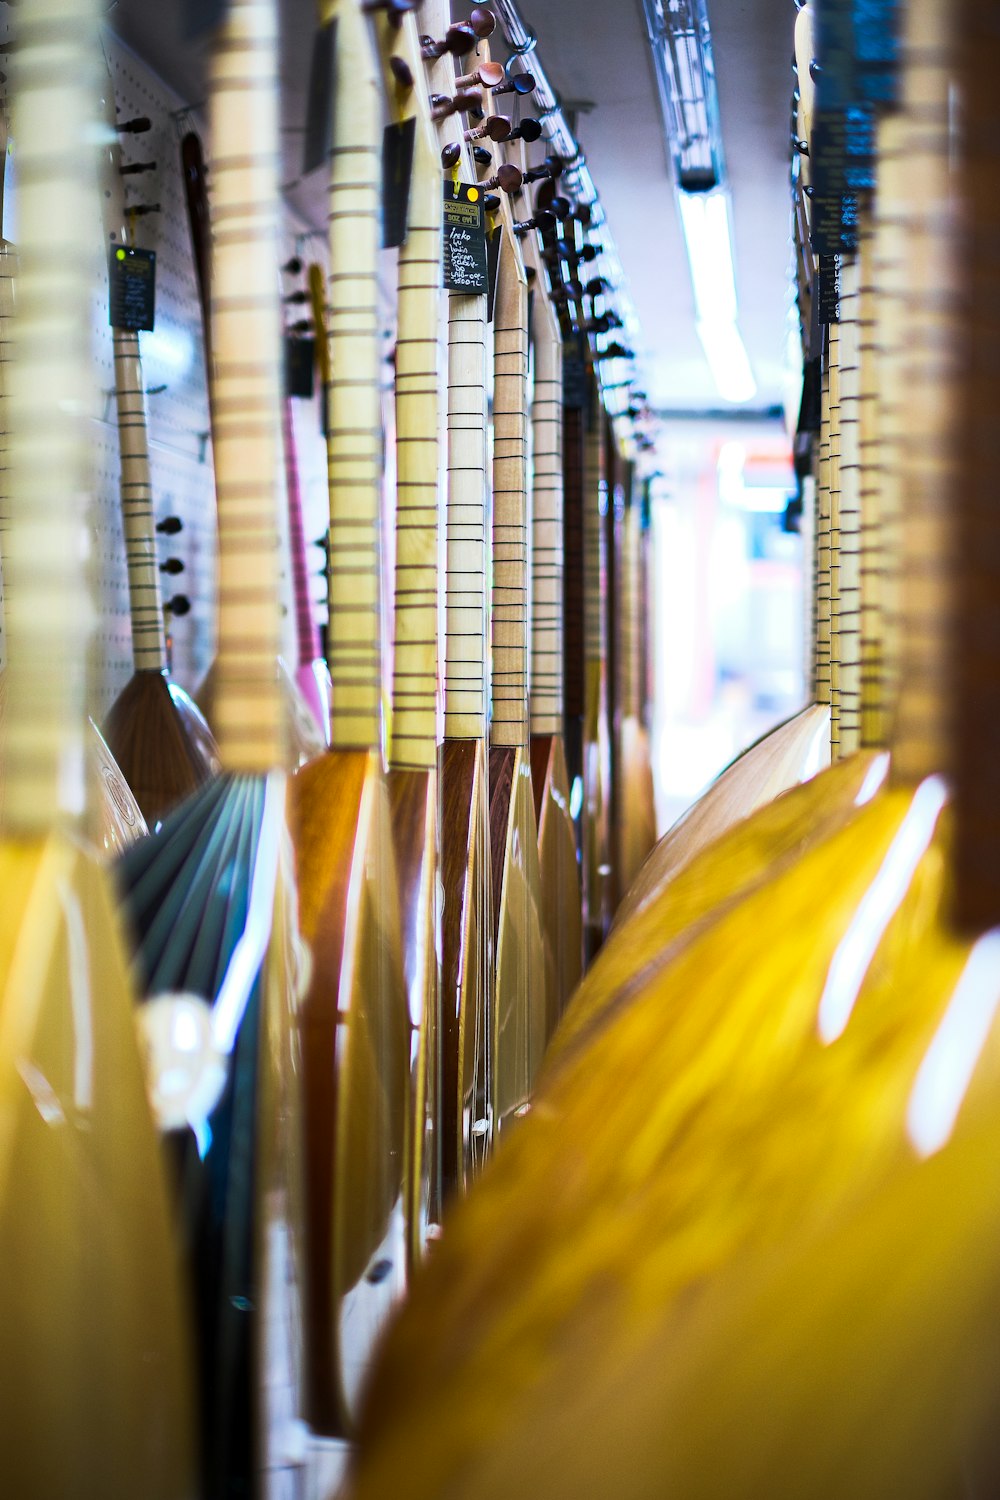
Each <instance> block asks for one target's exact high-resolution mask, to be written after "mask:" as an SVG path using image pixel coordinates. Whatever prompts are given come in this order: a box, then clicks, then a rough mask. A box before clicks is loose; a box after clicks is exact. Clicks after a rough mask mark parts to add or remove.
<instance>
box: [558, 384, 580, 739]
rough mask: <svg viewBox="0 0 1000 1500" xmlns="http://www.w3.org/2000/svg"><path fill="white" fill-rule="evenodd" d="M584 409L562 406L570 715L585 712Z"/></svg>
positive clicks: (565, 642) (567, 706) (566, 678)
mask: <svg viewBox="0 0 1000 1500" xmlns="http://www.w3.org/2000/svg"><path fill="white" fill-rule="evenodd" d="M584 443H585V435H584V411H583V408H582V407H579V406H573V407H565V406H564V407H563V692H564V695H565V709H566V716H567V718H573V719H579V718H581V717H582V716H583V712H584V670H583V628H584V627H583V501H584V468H585V465H584Z"/></svg>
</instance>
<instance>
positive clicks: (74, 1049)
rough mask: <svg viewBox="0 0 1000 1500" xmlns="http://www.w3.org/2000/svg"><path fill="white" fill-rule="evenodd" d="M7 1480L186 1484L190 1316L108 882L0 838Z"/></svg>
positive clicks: (83, 1488)
mask: <svg viewBox="0 0 1000 1500" xmlns="http://www.w3.org/2000/svg"><path fill="white" fill-rule="evenodd" d="M0 886H2V889H3V892H4V900H3V905H2V909H0V1262H2V1264H3V1275H2V1276H0V1327H2V1329H3V1345H4V1351H5V1352H4V1358H3V1359H2V1360H0V1411H2V1413H3V1418H2V1426H3V1432H4V1440H3V1445H2V1450H0V1488H2V1490H3V1492H4V1494H7V1495H17V1496H19V1497H23V1500H50V1497H52V1496H55V1495H67V1496H68V1495H81V1494H84V1493H86V1494H93V1495H109V1496H110V1495H126V1494H128V1495H143V1496H149V1497H152V1500H178V1497H180V1496H182V1495H191V1494H193V1493H194V1492H195V1483H196V1481H195V1474H194V1442H193V1415H194V1412H193V1404H192V1390H191V1373H192V1372H191V1365H190V1349H189V1347H188V1340H187V1336H186V1330H187V1327H188V1315H187V1314H188V1310H187V1307H186V1305H185V1302H184V1299H183V1297H182V1292H181V1284H180V1279H179V1276H178V1264H177V1253H176V1242H175V1239H174V1236H173V1232H172V1227H171V1223H170V1212H169V1207H168V1199H167V1183H166V1178H165V1174H164V1170H163V1161H162V1156H161V1149H160V1143H159V1141H158V1139H157V1137H156V1132H155V1130H154V1128H153V1124H152V1120H151V1118H150V1113H149V1105H148V1102H147V1097H146V1086H145V1080H144V1078H143V1073H142V1067H141V1064H140V1057H139V1050H138V1048H137V1045H136V1034H135V1021H134V1008H133V1001H132V995H131V991H130V986H129V983H128V973H127V966H126V958H125V952H124V947H123V944H122V939H121V930H120V925H119V921H118V918H117V915H116V913H115V910H114V906H113V901H112V894H111V892H110V890H109V888H108V882H107V877H106V876H105V875H104V874H103V872H102V870H101V869H100V867H99V866H98V865H97V864H96V863H95V862H94V860H93V859H92V857H88V856H87V855H86V854H85V853H84V852H83V851H82V849H81V847H80V845H79V844H78V843H77V842H76V841H72V840H70V839H67V838H65V837H63V836H61V835H58V834H53V835H51V836H50V837H49V838H47V839H18V840H8V841H5V842H3V843H2V844H0Z"/></svg>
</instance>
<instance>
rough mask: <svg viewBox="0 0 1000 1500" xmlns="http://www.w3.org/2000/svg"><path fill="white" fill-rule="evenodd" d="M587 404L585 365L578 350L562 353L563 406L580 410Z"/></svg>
mask: <svg viewBox="0 0 1000 1500" xmlns="http://www.w3.org/2000/svg"><path fill="white" fill-rule="evenodd" d="M586 404H587V366H586V363H585V361H584V359H583V356H582V355H581V354H580V353H579V351H578V350H575V349H573V350H567V351H566V353H565V354H564V355H563V406H568V407H572V408H573V409H574V410H576V411H582V409H583V408H584V407H585V406H586Z"/></svg>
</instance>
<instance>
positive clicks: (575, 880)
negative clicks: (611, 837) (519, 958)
mask: <svg viewBox="0 0 1000 1500" xmlns="http://www.w3.org/2000/svg"><path fill="white" fill-rule="evenodd" d="M531 783H532V789H533V791H534V798H535V817H536V820H537V824H538V868H539V881H540V889H541V898H542V922H543V930H544V933H545V967H546V996H547V1001H546V1035H547V1036H551V1035H552V1033H553V1031H554V1030H555V1028H556V1025H557V1023H558V1020H559V1017H560V1016H561V1015H562V1013H563V1009H564V1008H565V1005H566V1002H567V1000H568V999H569V997H570V995H571V994H572V993H573V991H574V990H575V989H576V986H577V985H578V984H579V982H580V975H581V971H582V965H583V923H582V918H581V910H580V866H579V863H578V862H577V857H576V829H575V827H574V825H573V819H572V817H571V815H570V810H569V795H570V793H569V773H568V771H567V769H566V755H565V752H564V750H563V743H562V737H561V736H560V735H557V734H534V735H532V737H531Z"/></svg>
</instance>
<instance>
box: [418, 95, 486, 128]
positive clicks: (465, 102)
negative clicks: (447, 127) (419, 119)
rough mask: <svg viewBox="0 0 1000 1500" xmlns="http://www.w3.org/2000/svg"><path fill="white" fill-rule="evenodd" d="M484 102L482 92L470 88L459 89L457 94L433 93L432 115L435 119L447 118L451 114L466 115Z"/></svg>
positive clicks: (431, 102)
mask: <svg viewBox="0 0 1000 1500" xmlns="http://www.w3.org/2000/svg"><path fill="white" fill-rule="evenodd" d="M482 102H483V98H482V95H481V94H476V93H473V92H471V91H470V90H468V89H459V91H458V93H457V94H453V95H449V94H432V95H431V99H430V104H431V115H432V116H433V118H434V119H435V120H446V119H447V118H448V116H449V115H465V114H469V113H470V111H472V110H474V109H478V108H479V107H480V105H481V104H482Z"/></svg>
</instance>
